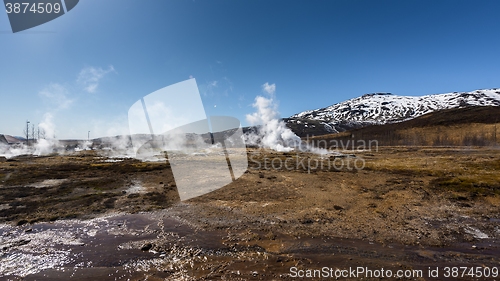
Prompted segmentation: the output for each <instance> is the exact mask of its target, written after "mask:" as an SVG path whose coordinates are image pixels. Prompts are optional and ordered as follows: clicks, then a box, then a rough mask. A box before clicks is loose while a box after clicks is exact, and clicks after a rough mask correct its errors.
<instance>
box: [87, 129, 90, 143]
mask: <svg viewBox="0 0 500 281" xmlns="http://www.w3.org/2000/svg"><path fill="white" fill-rule="evenodd" d="M87 141H90V131H89V132H88V133H87Z"/></svg>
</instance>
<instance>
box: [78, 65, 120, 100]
mask: <svg viewBox="0 0 500 281" xmlns="http://www.w3.org/2000/svg"><path fill="white" fill-rule="evenodd" d="M111 72H115V68H114V67H113V66H112V65H110V66H109V67H108V68H107V69H102V68H100V67H98V68H96V67H92V66H87V67H85V68H83V69H82V70H81V71H80V73H79V74H78V79H77V82H78V83H80V84H81V85H83V87H84V90H85V91H87V92H88V93H91V94H93V93H95V92H96V91H97V88H98V87H99V81H100V80H101V79H102V78H103V77H104V76H106V74H108V73H111Z"/></svg>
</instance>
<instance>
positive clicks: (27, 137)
mask: <svg viewBox="0 0 500 281" xmlns="http://www.w3.org/2000/svg"><path fill="white" fill-rule="evenodd" d="M29 145H30V121H26V146H29Z"/></svg>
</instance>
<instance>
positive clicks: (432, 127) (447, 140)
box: [313, 106, 500, 146]
mask: <svg viewBox="0 0 500 281" xmlns="http://www.w3.org/2000/svg"><path fill="white" fill-rule="evenodd" d="M498 131H500V107H495V106H474V107H465V108H453V109H446V110H441V111H437V112H432V113H428V114H425V115H423V116H420V117H417V118H415V119H411V120H408V121H403V122H399V123H391V124H385V125H372V126H367V127H364V128H359V129H353V130H350V131H346V132H343V133H337V134H327V135H322V136H317V137H314V138H313V140H314V141H315V142H316V143H318V141H319V140H324V141H325V140H326V141H328V142H329V141H331V140H336V141H337V142H340V141H342V142H344V143H345V142H347V141H348V140H351V141H352V140H364V141H366V142H368V141H369V140H376V141H377V142H378V144H379V145H424V146H462V145H467V146H489V145H498V143H499V142H500V132H498ZM323 144H324V142H323Z"/></svg>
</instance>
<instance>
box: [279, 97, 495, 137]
mask: <svg viewBox="0 0 500 281" xmlns="http://www.w3.org/2000/svg"><path fill="white" fill-rule="evenodd" d="M467 106H500V89H496V88H495V89H487V90H477V91H472V92H460V93H459V92H454V93H447V94H436V95H426V96H417V97H414V96H397V95H392V94H389V93H375V94H366V95H363V96H361V97H359V98H354V99H350V100H347V101H344V102H341V103H337V104H334V105H331V106H329V107H325V108H320V109H316V110H309V111H304V112H301V113H298V114H295V115H292V116H291V117H290V118H286V119H285V121H286V122H287V123H288V125H289V126H290V127H293V126H295V127H297V126H299V127H303V128H304V127H305V128H310V127H311V126H314V128H316V129H320V128H317V126H324V128H321V129H324V130H325V131H326V132H331V133H336V132H340V131H345V130H348V129H352V128H359V127H363V126H366V125H371V124H386V123H394V122H400V121H404V120H409V119H413V118H415V117H418V116H421V115H424V114H427V113H430V112H433V111H437V110H442V109H450V108H459V107H467ZM305 131H307V129H306V130H305Z"/></svg>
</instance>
